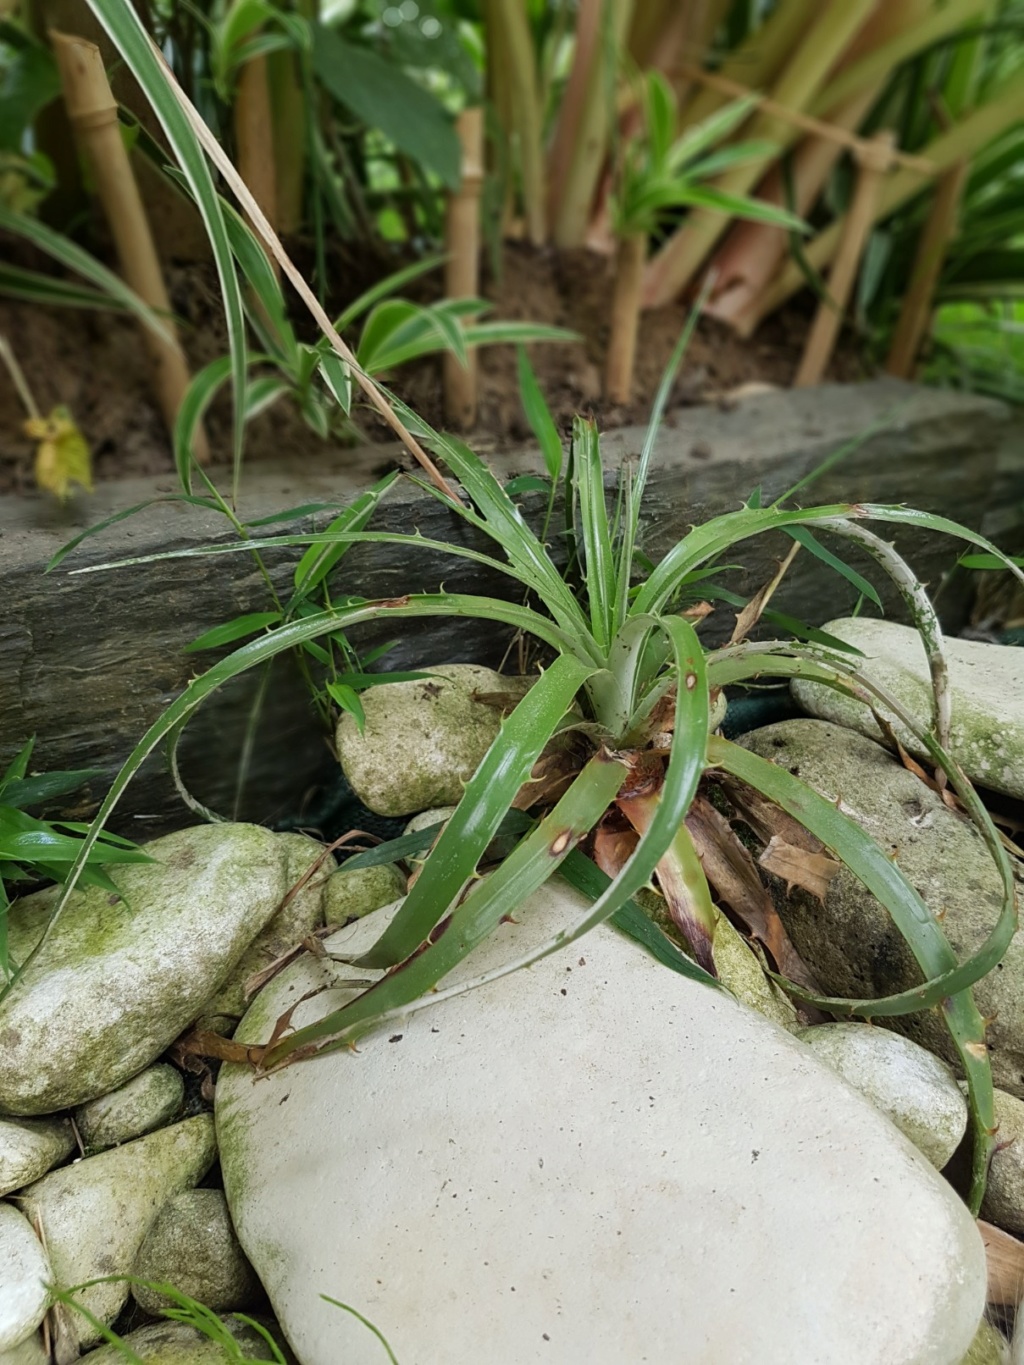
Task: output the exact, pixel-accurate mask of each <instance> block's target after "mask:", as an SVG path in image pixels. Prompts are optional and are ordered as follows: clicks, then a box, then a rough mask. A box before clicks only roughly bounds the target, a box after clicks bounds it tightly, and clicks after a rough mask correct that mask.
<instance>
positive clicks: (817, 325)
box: [793, 132, 896, 389]
mask: <svg viewBox="0 0 1024 1365" xmlns="http://www.w3.org/2000/svg"><path fill="white" fill-rule="evenodd" d="M895 141H896V139H895V137H894V135H893V134H892V133H890V132H882V133H877V134H876V135H875V137H873V138H872V139H871V142H870V143H869V145H868V149H867V150H866V151H861V152H859V153H858V156H857V160H858V163H859V168H858V173H857V186H856V189H855V190H854V194H853V203H852V204H851V205H850V211H849V213H848V214H847V216H846V225H845V227H844V229H843V239H842V242H841V243H840V245H839V249H838V251H837V252H836V259H835V263H834V264H833V266H832V273H831V274H830V275H829V280H828V297H827V298H823V299H821V300H820V301H819V303H818V311H817V313H816V314H815V318H814V322H813V324H812V326H811V330H810V332H809V333H808V336H807V343H806V345H805V347H804V353H803V357H802V358H801V361H800V367H799V369H798V370H797V373H796V378H795V379H794V381H793V385H794V387H795V388H798V389H801V388H807V387H808V386H810V385H811V384H818V383H820V382H821V377H822V375H823V374H824V373H825V370H826V369H827V367H828V362H829V360H830V359H831V358H832V352H833V350H834V349H835V344H836V337H837V336H838V335H839V328H840V325H841V323H842V321H843V316H844V314H845V312H846V305H847V303H848V302H849V299H850V294H851V292H852V290H853V282H854V280H855V279H856V277H857V267H858V266H859V264H860V258H861V255H862V254H863V251H864V243H865V242H866V241H867V237H868V232H869V231H870V230H871V224H872V223H873V222H874V218H875V205H876V204H877V202H878V195H879V191H880V190H881V187H882V177H883V176H884V175H885V174H886V172H887V171H888V170H889V169H890V167H891V165H892V155H893V147H894V145H895Z"/></svg>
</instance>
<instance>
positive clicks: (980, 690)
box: [791, 616, 1024, 797]
mask: <svg viewBox="0 0 1024 1365" xmlns="http://www.w3.org/2000/svg"><path fill="white" fill-rule="evenodd" d="M825 629H826V630H827V631H828V632H829V633H830V634H831V635H835V636H836V637H837V638H838V639H840V640H845V641H846V642H847V644H851V645H855V646H856V648H857V649H859V650H860V651H861V652H862V653H863V654H864V656H865V659H864V662H863V670H864V674H865V676H866V677H868V678H870V679H871V680H872V682H877V683H879V684H880V685H881V686H882V687H884V688H885V690H886V691H887V692H889V693H890V694H891V695H892V696H893V698H894V699H895V700H896V701H898V702H899V703H900V704H901V705H902V706H903V707H904V708H905V709H906V710H907V711H909V713H910V714H911V715H912V716H913V717H914V718H915V720H916V721H917V722H918V724H919V725H921V726H923V727H924V728H926V729H927V728H928V727H929V725H930V723H931V714H932V687H931V682H930V680H929V676H928V660H927V657H926V655H925V652H924V645H923V644H922V643H921V637H920V636H919V635H918V633H917V631H916V630H913V629H912V628H911V627H910V626H901V625H897V624H895V623H894V622H892V621H877V620H870V619H869V618H867V617H863V616H858V617H844V618H843V619H841V620H837V621H829V622H828V623H827V625H826V626H825ZM944 651H945V654H946V659H947V661H948V664H949V687H950V694H951V700H952V707H953V710H952V721H951V725H950V748H951V750H952V752H953V755H954V757H955V758H957V759H958V761H959V762H960V763H961V765H962V766H963V768H964V771H965V772H966V773H967V776H968V777H969V778H970V779H971V781H972V782H974V783H976V784H977V785H978V786H981V787H991V788H992V790H993V791H998V792H1004V793H1006V794H1007V795H1008V796H1016V797H1024V649H1019V648H1015V647H1013V646H1011V645H996V644H988V643H986V642H983V641H980V640H954V639H947V640H946V641H945V644H944ZM791 688H792V691H793V694H794V695H795V696H796V698H797V700H798V701H799V702H800V705H801V706H802V707H803V708H804V709H805V710H806V711H809V712H810V713H811V715H814V716H818V717H820V718H821V719H822V720H831V721H835V722H836V724H838V725H846V726H849V727H850V728H851V729H854V730H859V731H860V733H861V734H863V735H867V736H868V738H870V739H881V737H882V736H881V734H880V732H879V729H878V726H877V724H876V723H875V720H874V717H873V716H872V714H871V711H870V709H869V708H868V707H867V706H865V705H864V704H863V703H862V702H859V701H856V700H854V698H853V697H847V696H844V695H843V694H842V693H840V692H834V691H833V690H832V689H831V688H829V687H825V686H823V685H822V684H821V683H813V682H807V681H805V680H803V679H801V678H794V679H793V681H792V683H791ZM882 710H883V712H884V710H885V708H884V706H883V707H882ZM893 720H894V724H893V729H894V730H895V732H896V734H897V736H898V738H899V741H900V743H901V744H902V745H903V747H904V748H905V749H906V750H907V751H908V752H909V753H911V754H913V755H914V756H915V757H916V758H927V757H928V751H927V750H926V749H925V747H924V745H923V744H921V742H920V741H919V740H918V739H917V738H916V737H915V736H914V734H913V733H912V732H911V731H910V730H908V729H907V727H906V726H905V725H903V724H902V722H900V721H896V720H895V718H893Z"/></svg>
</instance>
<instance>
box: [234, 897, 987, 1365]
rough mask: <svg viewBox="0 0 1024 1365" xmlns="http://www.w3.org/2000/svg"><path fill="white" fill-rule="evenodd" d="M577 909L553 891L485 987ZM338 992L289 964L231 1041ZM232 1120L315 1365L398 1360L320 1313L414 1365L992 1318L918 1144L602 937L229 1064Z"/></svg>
mask: <svg viewBox="0 0 1024 1365" xmlns="http://www.w3.org/2000/svg"><path fill="white" fill-rule="evenodd" d="M583 905H584V902H583V901H582V900H581V899H580V898H579V897H578V896H577V895H576V894H575V893H573V892H570V891H569V890H568V889H566V888H564V887H561V886H559V887H548V888H545V890H544V891H543V892H541V893H539V894H538V895H537V896H535V897H533V898H532V900H531V901H529V902H527V903H526V904H525V905H524V906H522V907H521V908H520V909H519V911H517V915H516V920H517V922H516V923H514V924H511V923H508V924H504V925H503V926H501V928H500V929H499V931H498V933H497V934H496V935H495V936H493V937H492V938H491V939H489V940H488V941H487V942H486V943H485V944H483V945H482V946H481V947H480V948H479V949H478V951H477V953H476V954H475V956H474V959H473V967H474V973H475V972H476V971H478V970H481V969H484V970H486V969H488V968H491V967H493V966H495V965H496V964H497V963H499V962H503V961H506V960H508V959H509V958H510V957H512V956H514V955H517V954H518V953H519V952H520V951H522V950H523V949H525V948H526V947H527V946H532V945H534V944H536V943H537V942H538V939H543V938H546V937H547V936H548V935H549V934H550V933H551V932H553V931H554V929H555V928H556V927H557V926H558V925H560V924H563V923H565V922H566V920H567V918H568V917H573V918H575V917H576V916H578V915H579V914H580V913H581V911H582V908H583ZM387 913H388V912H379V913H378V914H377V915H375V916H371V917H369V918H368V919H364V920H360V921H357V922H356V923H355V924H354V925H352V926H350V927H349V928H347V929H344V930H342V931H340V932H339V933H338V934H336V935H334V936H333V937H332V938H331V939H330V940H329V941H328V947H329V949H330V950H332V951H343V952H344V951H358V950H360V949H362V948H363V947H364V945H366V944H367V943H368V942H370V941H372V939H373V938H375V937H376V936H377V935H378V934H379V933H380V931H381V927H382V923H383V922H384V917H385V916H386V914H387ZM333 970H335V971H338V970H341V971H343V972H347V971H350V970H351V969H349V968H334V969H333ZM331 972H332V964H330V963H329V962H325V961H324V960H313V959H311V958H307V959H304V960H300V961H299V962H297V963H295V964H293V966H291V967H289V968H288V969H287V970H286V971H285V972H283V973H282V974H281V976H280V977H278V978H277V979H276V980H275V981H273V982H272V983H270V985H269V986H268V987H267V988H266V989H265V990H264V991H263V993H262V994H261V995H260V996H259V997H258V999H257V1000H256V1001H255V1002H254V1005H253V1007H252V1008H251V1009H250V1011H249V1014H248V1015H247V1016H246V1018H245V1020H244V1021H243V1023H242V1025H241V1027H240V1029H239V1032H238V1034H237V1035H236V1036H237V1037H238V1038H240V1039H241V1040H243V1041H246V1042H252V1041H256V1040H261V1041H265V1040H266V1038H267V1036H268V1035H269V1033H270V1030H271V1028H272V1026H273V1023H274V1021H275V1019H276V1018H277V1017H278V1015H279V1014H280V1013H281V1012H282V1011H283V1010H284V1009H286V1008H288V1007H289V1006H291V1005H293V1004H296V1002H298V1001H299V998H300V997H301V996H302V995H303V994H304V993H305V992H306V991H309V990H311V989H313V988H314V987H316V986H323V985H325V984H327V983H328V982H329V980H330V977H331ZM346 998H349V997H348V996H347V995H346V994H345V993H344V992H343V991H341V990H333V991H327V992H325V993H323V994H320V995H318V996H317V997H316V998H315V999H308V1000H305V1001H303V1003H301V1004H299V1005H298V1008H297V1009H296V1012H295V1015H294V1017H293V1021H292V1022H293V1023H294V1024H295V1025H301V1024H303V1023H308V1022H311V1021H312V1020H313V1019H315V1018H319V1017H322V1015H323V1014H324V1013H325V1012H326V1011H327V1010H329V1009H331V1008H336V1007H337V1006H338V1005H339V1004H340V1003H341V1002H342V1001H343V1000H344V999H346ZM216 1108H217V1131H218V1141H219V1146H220V1154H221V1162H222V1170H223V1174H224V1180H225V1190H226V1193H227V1197H228V1203H229V1206H230V1208H231V1212H232V1217H233V1219H234V1223H235V1228H236V1230H237V1232H238V1235H239V1238H240V1240H241V1242H242V1245H243V1247H244V1248H245V1250H246V1252H247V1254H248V1256H249V1258H250V1260H251V1261H252V1263H253V1265H254V1266H255V1268H256V1270H257V1272H258V1274H259V1276H260V1278H261V1280H262V1281H263V1284H264V1286H265V1288H266V1289H267V1291H268V1293H269V1295H270V1298H271V1301H272V1304H273V1306H274V1309H275V1313H276V1315H277V1317H278V1320H279V1321H280V1322H281V1325H282V1327H283V1328H284V1330H285V1331H286V1333H287V1334H288V1337H289V1340H290V1341H291V1343H292V1345H293V1347H294V1349H295V1351H296V1353H297V1355H298V1356H299V1358H300V1359H301V1361H302V1362H303V1365H338V1362H340V1361H342V1360H344V1362H345V1365H379V1362H380V1360H381V1358H382V1357H381V1346H380V1343H379V1341H378V1340H377V1339H376V1338H375V1337H374V1336H373V1335H372V1334H371V1333H370V1332H369V1331H368V1330H367V1329H366V1327H365V1326H363V1325H361V1324H360V1323H359V1322H358V1320H357V1319H355V1318H353V1317H352V1316H351V1315H350V1314H347V1313H345V1312H343V1311H341V1310H339V1309H337V1308H333V1307H331V1306H330V1305H329V1304H327V1303H326V1302H325V1301H324V1300H323V1299H322V1298H321V1295H323V1294H327V1295H330V1296H331V1297H333V1298H336V1299H338V1300H340V1301H341V1302H343V1303H345V1304H349V1305H351V1306H352V1307H353V1308H355V1309H356V1310H357V1311H358V1312H359V1313H361V1314H363V1315H364V1316H365V1317H366V1318H367V1319H368V1320H369V1321H371V1322H372V1323H374V1324H375V1325H376V1326H377V1328H379V1329H380V1331H382V1332H383V1334H384V1335H385V1337H386V1338H387V1339H388V1341H389V1342H390V1345H391V1348H392V1350H393V1351H394V1353H395V1355H396V1357H397V1358H398V1359H399V1360H401V1361H403V1362H405V1361H409V1362H415V1365H478V1362H479V1361H481V1360H482V1359H485V1360H486V1361H487V1362H488V1365H529V1362H532V1361H538V1362H548V1363H549V1365H550V1362H568V1361H586V1362H588V1365H623V1362H626V1361H628V1362H630V1363H631V1365H632V1363H633V1362H636V1363H637V1365H639V1363H640V1362H642V1361H649V1362H651V1363H652V1365H662V1362H669V1361H683V1360H685V1361H686V1365H726V1362H728V1365H792V1362H794V1361H812V1360H813V1361H814V1362H815V1365H850V1362H853V1361H856V1362H857V1365H956V1362H959V1361H960V1359H961V1358H962V1357H963V1355H964V1354H965V1352H966V1351H967V1349H968V1347H969V1346H970V1343H971V1341H972V1338H973V1337H974V1334H975V1332H976V1330H977V1326H978V1323H979V1321H980V1319H981V1314H982V1309H983V1307H984V1302H985V1282H986V1275H985V1258H984V1252H983V1248H982V1244H981V1239H980V1237H979V1235H978V1232H977V1229H976V1227H975V1224H974V1221H973V1219H972V1218H971V1217H970V1215H969V1213H968V1211H967V1209H966V1208H965V1207H964V1205H963V1204H962V1203H961V1202H960V1201H959V1199H958V1198H957V1197H956V1195H955V1194H954V1193H953V1191H952V1190H951V1189H950V1188H949V1186H948V1185H946V1184H945V1182H944V1181H943V1180H942V1179H941V1178H940V1177H939V1175H938V1174H937V1173H936V1172H935V1170H934V1169H933V1168H932V1167H931V1166H930V1165H929V1164H928V1162H927V1161H926V1160H925V1158H924V1157H922V1156H921V1154H920V1153H919V1152H918V1151H917V1150H916V1149H915V1148H914V1147H913V1146H912V1144H911V1143H910V1142H908V1141H907V1140H906V1138H904V1137H903V1135H902V1134H901V1133H899V1132H898V1131H897V1130H896V1129H895V1128H894V1127H893V1125H892V1124H891V1123H890V1122H889V1120H888V1119H887V1118H885V1117H884V1116H883V1115H882V1114H880V1113H879V1112H878V1110H877V1109H875V1108H874V1106H872V1105H871V1104H870V1103H869V1102H868V1101H867V1100H865V1099H864V1098H863V1097H862V1096H861V1095H859V1094H858V1093H857V1092H856V1091H854V1090H853V1089H852V1088H851V1087H850V1086H848V1085H847V1084H846V1083H845V1082H843V1081H841V1080H840V1079H839V1078H838V1077H837V1076H836V1075H835V1073H834V1072H832V1071H831V1070H830V1069H829V1068H828V1067H826V1066H824V1065H823V1064H822V1063H821V1062H819V1061H818V1060H817V1059H816V1058H815V1056H814V1055H813V1053H812V1052H811V1051H810V1050H809V1049H808V1048H806V1047H805V1046H804V1045H803V1044H802V1043H799V1042H798V1041H796V1040H795V1039H793V1038H791V1037H790V1036H789V1035H788V1034H787V1033H785V1032H784V1031H783V1030H781V1029H779V1028H777V1027H776V1026H775V1025H772V1024H770V1023H768V1022H767V1021H766V1020H765V1019H763V1018H762V1017H761V1016H760V1015H758V1014H756V1013H755V1012H754V1011H752V1010H749V1009H747V1008H745V1007H743V1006H742V1005H740V1004H738V1003H737V1002H736V1001H734V1000H733V999H732V998H731V997H729V996H728V995H726V994H725V993H724V992H720V991H715V990H713V989H712V988H710V987H707V986H703V985H698V984H696V983H694V982H691V981H688V980H686V979H684V978H682V977H680V976H678V975H676V974H675V973H673V972H671V971H670V970H668V969H667V968H665V967H663V966H661V965H659V964H657V963H655V962H654V961H653V960H652V959H651V958H650V957H648V956H647V955H646V954H645V953H644V951H643V950H642V949H641V948H639V947H638V945H636V944H635V943H634V942H632V941H630V940H627V939H626V938H624V937H623V936H621V935H620V934H618V933H617V932H616V931H615V930H613V929H611V928H601V929H599V930H596V931H595V932H594V933H592V934H591V935H590V936H588V937H586V938H585V939H583V940H582V941H580V942H578V943H576V944H574V945H573V946H572V947H571V948H569V949H567V950H566V951H564V952H562V953H559V954H555V955H553V956H551V957H549V958H547V959H546V960H545V961H543V962H541V963H540V964H538V965H537V966H535V967H533V968H532V969H530V970H529V971H523V972H519V973H517V974H515V975H513V976H510V977H505V978H503V979H501V980H499V981H496V982H494V983H492V984H491V985H489V986H487V987H486V988H483V989H480V990H476V991H474V992H472V993H470V994H468V995H463V996H459V997H457V998H455V999H453V1000H449V1001H445V1002H443V1003H440V1004H437V1003H435V1004H434V1005H432V1006H430V1007H429V1008H427V1009H424V1010H421V1011H419V1012H417V1013H416V1014H414V1015H411V1016H408V1017H406V1018H405V1019H404V1020H402V1021H401V1022H396V1021H392V1022H391V1023H389V1024H388V1025H387V1027H386V1028H385V1029H384V1030H383V1031H380V1032H378V1033H375V1034H373V1035H370V1036H368V1037H366V1038H363V1039H362V1040H361V1041H360V1043H359V1046H358V1051H357V1052H350V1051H339V1052H335V1053H333V1054H330V1055H327V1056H325V1057H322V1058H319V1059H316V1060H313V1061H309V1062H303V1063H301V1064H298V1065H295V1066H291V1067H287V1068H285V1069H283V1070H280V1071H278V1072H276V1073H275V1074H273V1075H271V1076H269V1077H268V1078H266V1079H261V1080H258V1081H255V1082H254V1080H253V1077H252V1074H251V1072H250V1071H249V1070H248V1069H247V1068H244V1067H241V1066H238V1065H233V1066H225V1067H224V1068H223V1069H222V1071H221V1074H220V1079H219V1081H218V1085H217V1099H216ZM823 1238H825V1239H826V1241H827V1246H826V1245H825V1243H823V1240H822V1239H823ZM830 1248H831V1249H832V1250H834V1251H835V1254H831V1252H830V1251H829V1249H830Z"/></svg>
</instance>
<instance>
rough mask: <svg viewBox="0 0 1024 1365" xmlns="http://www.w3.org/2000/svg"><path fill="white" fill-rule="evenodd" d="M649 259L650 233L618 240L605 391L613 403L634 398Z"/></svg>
mask: <svg viewBox="0 0 1024 1365" xmlns="http://www.w3.org/2000/svg"><path fill="white" fill-rule="evenodd" d="M646 259H647V234H646V233H643V232H634V233H630V234H629V235H628V236H626V237H622V238H620V239H619V245H618V251H617V253H616V259H615V293H614V295H613V298H612V318H611V333H610V335H609V337H608V354H607V357H606V359H605V391H606V393H607V395H608V398H609V399H610V401H611V402H613V403H629V402H631V401H632V398H633V367H634V364H635V361H636V338H637V331H638V329H639V323H640V290H641V287H642V285H643V278H644V262H645V261H646Z"/></svg>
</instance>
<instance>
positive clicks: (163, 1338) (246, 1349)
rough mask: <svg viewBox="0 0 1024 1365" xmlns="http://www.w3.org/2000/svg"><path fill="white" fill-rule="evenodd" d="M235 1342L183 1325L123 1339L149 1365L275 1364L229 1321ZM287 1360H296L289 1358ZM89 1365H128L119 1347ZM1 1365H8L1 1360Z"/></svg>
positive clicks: (154, 1326)
mask: <svg viewBox="0 0 1024 1365" xmlns="http://www.w3.org/2000/svg"><path fill="white" fill-rule="evenodd" d="M224 1325H225V1327H226V1328H227V1330H228V1331H229V1332H230V1334H231V1335H232V1336H233V1337H234V1339H235V1346H234V1347H233V1348H228V1347H227V1346H222V1345H220V1344H219V1343H218V1342H216V1341H211V1340H210V1338H209V1337H208V1336H205V1335H204V1334H203V1333H202V1332H199V1331H197V1330H196V1328H194V1327H189V1326H187V1324H185V1323H183V1322H152V1323H150V1324H149V1326H148V1327H140V1328H138V1329H137V1331H134V1332H129V1333H128V1335H127V1336H126V1337H124V1338H123V1340H124V1344H125V1345H126V1346H127V1347H129V1348H130V1349H131V1350H132V1351H134V1352H135V1354H136V1355H137V1356H138V1357H139V1359H140V1360H144V1361H145V1362H146V1365H233V1362H234V1361H236V1360H238V1359H242V1360H273V1359H274V1354H273V1351H272V1350H271V1348H270V1346H269V1345H268V1344H267V1342H266V1341H265V1340H264V1339H263V1337H261V1336H260V1335H259V1333H258V1332H255V1331H253V1329H252V1328H251V1327H247V1326H246V1324H245V1323H243V1322H236V1321H233V1320H232V1319H230V1318H229V1319H227V1320H226V1321H225V1323H224ZM286 1358H287V1359H289V1360H290V1359H292V1357H290V1356H288V1357H286ZM88 1360H89V1365H124V1353H123V1352H122V1351H119V1350H118V1348H117V1347H116V1346H101V1347H100V1348H99V1350H98V1351H90V1352H89V1356H88ZM0 1365H4V1362H3V1360H0Z"/></svg>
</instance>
